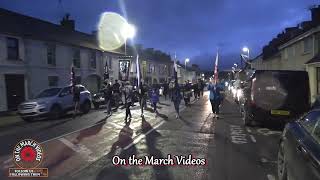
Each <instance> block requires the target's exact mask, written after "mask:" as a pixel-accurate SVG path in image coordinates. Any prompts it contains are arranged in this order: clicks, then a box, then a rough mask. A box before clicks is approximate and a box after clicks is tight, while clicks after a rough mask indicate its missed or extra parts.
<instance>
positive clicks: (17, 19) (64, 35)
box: [0, 8, 120, 54]
mask: <svg viewBox="0 0 320 180" xmlns="http://www.w3.org/2000/svg"><path fill="white" fill-rule="evenodd" d="M0 22H1V26H0V33H3V34H8V35H13V36H20V37H23V38H29V39H37V40H44V41H53V42H60V43H63V44H68V45H73V46H80V47H85V48H90V49H96V50H100V51H103V49H101V48H100V47H99V46H98V43H97V41H96V38H95V36H94V35H93V34H87V33H83V32H79V31H76V30H71V29H67V28H65V27H63V26H61V25H57V24H54V23H51V22H47V21H44V20H41V19H36V18H33V17H30V16H26V15H22V14H19V13H16V12H12V11H9V10H6V9H2V8H0ZM108 52H111V53H116V54H120V52H119V51H118V50H115V51H108Z"/></svg>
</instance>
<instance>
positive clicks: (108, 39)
mask: <svg viewBox="0 0 320 180" xmlns="http://www.w3.org/2000/svg"><path fill="white" fill-rule="evenodd" d="M127 26H128V23H127V21H126V19H125V18H123V17H122V16H121V15H119V14H117V13H114V12H105V13H103V14H102V15H101V17H100V21H99V24H98V32H97V34H98V36H97V38H98V39H97V40H98V43H99V47H100V48H101V49H103V50H106V51H110V50H115V49H118V48H120V47H121V46H122V45H123V44H124V43H125V37H123V35H122V34H123V28H124V27H127Z"/></svg>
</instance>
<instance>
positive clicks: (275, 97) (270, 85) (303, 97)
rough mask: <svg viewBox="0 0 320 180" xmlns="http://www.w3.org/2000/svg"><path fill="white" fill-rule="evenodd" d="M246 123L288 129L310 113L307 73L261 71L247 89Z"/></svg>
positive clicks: (244, 107)
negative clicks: (298, 118)
mask: <svg viewBox="0 0 320 180" xmlns="http://www.w3.org/2000/svg"><path fill="white" fill-rule="evenodd" d="M243 91H244V92H243V95H244V103H243V108H242V111H243V120H244V124H245V125H249V124H251V122H252V121H256V122H261V123H266V122H268V121H276V122H277V123H279V124H281V125H284V124H285V123H286V122H289V121H290V120H291V119H294V118H297V117H299V116H301V114H303V113H305V112H307V111H308V110H310V102H309V99H310V95H309V78H308V73H307V72H305V71H280V70H268V71H267V70H257V71H255V72H254V73H253V74H252V76H251V77H250V78H249V79H248V81H247V82H246V86H245V88H244V89H243Z"/></svg>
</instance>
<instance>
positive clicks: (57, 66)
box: [0, 9, 121, 111]
mask: <svg viewBox="0 0 320 180" xmlns="http://www.w3.org/2000/svg"><path fill="white" fill-rule="evenodd" d="M0 22H1V24H2V25H1V26H0V97H1V99H0V111H7V110H11V109H15V108H16V107H17V105H18V104H19V103H20V102H21V101H24V100H26V99H29V98H33V97H34V96H35V95H36V94H38V93H39V91H41V90H43V89H45V88H48V87H53V86H66V85H68V84H70V68H71V65H72V64H74V66H75V72H76V77H77V81H78V83H81V84H84V85H85V86H86V87H87V88H88V89H89V90H90V91H91V92H95V91H97V90H98V88H99V87H100V84H101V82H102V80H103V74H104V67H105V64H106V62H108V64H109V68H110V72H111V73H113V72H114V73H113V74H112V75H111V77H112V78H114V79H117V73H115V72H118V68H119V67H118V63H117V62H115V61H116V60H117V58H118V56H119V55H121V53H119V52H105V51H103V50H102V49H100V48H99V46H98V45H97V42H96V38H95V35H94V34H86V33H82V32H79V31H76V30H75V22H74V21H73V20H71V19H69V16H65V17H64V18H63V19H62V20H61V24H60V25H57V24H53V23H50V22H46V21H43V20H40V19H36V18H33V17H28V16H25V15H21V14H18V13H15V12H11V11H8V10H5V9H0Z"/></svg>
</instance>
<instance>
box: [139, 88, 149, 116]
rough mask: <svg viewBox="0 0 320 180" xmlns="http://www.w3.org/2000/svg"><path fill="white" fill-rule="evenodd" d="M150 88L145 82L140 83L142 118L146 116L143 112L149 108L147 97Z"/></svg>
mask: <svg viewBox="0 0 320 180" xmlns="http://www.w3.org/2000/svg"><path fill="white" fill-rule="evenodd" d="M147 93H148V87H147V85H146V84H144V83H143V82H140V87H139V101H140V109H141V117H143V116H144V114H143V110H144V109H145V108H147V97H148V94H147Z"/></svg>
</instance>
